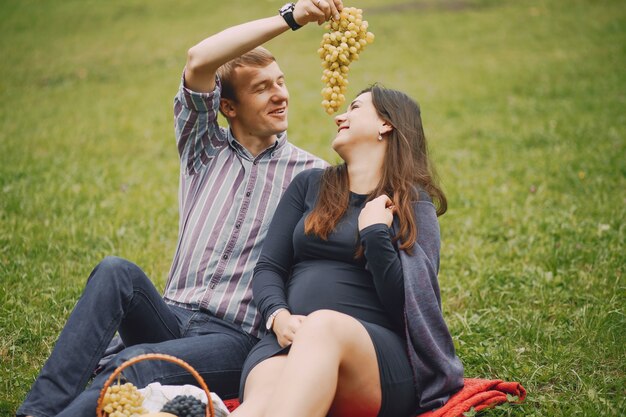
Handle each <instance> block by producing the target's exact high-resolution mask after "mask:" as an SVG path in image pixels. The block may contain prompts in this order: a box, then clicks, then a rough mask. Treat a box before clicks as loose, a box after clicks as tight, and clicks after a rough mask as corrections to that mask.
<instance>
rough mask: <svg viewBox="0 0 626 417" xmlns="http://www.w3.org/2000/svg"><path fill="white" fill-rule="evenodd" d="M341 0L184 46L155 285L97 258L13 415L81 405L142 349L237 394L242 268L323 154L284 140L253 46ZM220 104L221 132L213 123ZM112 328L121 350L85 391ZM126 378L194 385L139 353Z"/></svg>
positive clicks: (246, 289)
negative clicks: (161, 281)
mask: <svg viewBox="0 0 626 417" xmlns="http://www.w3.org/2000/svg"><path fill="white" fill-rule="evenodd" d="M341 8H342V4H341V0H299V1H298V3H297V4H296V5H293V4H288V5H286V6H285V7H283V8H281V11H280V14H277V15H275V16H272V17H269V18H265V19H260V20H256V21H252V22H248V23H245V24H242V25H239V26H235V27H231V28H229V29H226V30H224V31H223V32H220V33H218V34H216V35H213V36H211V37H209V38H207V39H205V40H203V41H202V42H200V43H199V44H198V45H196V46H194V47H192V48H191V49H190V50H189V53H188V60H187V65H186V67H185V70H184V74H183V79H182V82H181V86H180V89H179V92H178V94H177V95H176V98H175V101H174V113H175V126H176V129H175V130H176V137H177V143H178V151H179V155H180V164H181V165H180V168H181V170H180V171H181V173H180V193H179V199H180V201H179V209H180V223H179V234H178V244H177V248H176V253H175V255H174V260H173V262H172V267H171V270H170V273H169V277H168V281H167V285H166V288H165V293H164V295H163V297H161V295H160V294H159V293H158V292H157V291H156V289H155V288H154V286H153V284H152V283H151V281H150V279H149V278H148V277H147V276H146V275H145V274H144V273H143V271H142V270H141V269H140V268H139V267H137V266H136V265H134V264H132V263H131V262H128V261H126V260H123V259H119V258H113V257H109V258H106V259H105V260H104V261H102V262H101V263H100V264H99V265H98V266H96V268H95V269H94V270H93V272H92V273H91V275H90V277H89V279H88V281H87V285H86V287H85V290H84V292H83V295H82V296H81V298H80V300H79V301H78V303H77V304H76V307H75V309H74V311H73V312H72V314H71V315H70V317H69V319H68V321H67V324H66V325H65V328H64V329H63V331H62V332H61V335H60V336H59V339H58V341H57V343H56V345H55V347H54V350H53V351H52V354H51V355H50V358H49V359H48V361H47V362H46V364H45V365H44V367H43V369H42V371H41V373H40V375H39V377H38V378H37V380H36V381H35V383H34V384H33V387H32V388H31V391H30V392H29V394H28V396H27V397H26V400H25V401H24V403H23V404H22V406H21V407H20V408H19V409H18V411H17V415H18V416H28V415H31V416H36V417H51V416H71V417H75V416H93V415H95V409H96V401H97V398H98V395H99V391H100V389H101V387H102V386H103V384H104V381H105V380H106V378H107V377H108V376H109V375H110V374H111V373H112V372H113V370H114V369H115V368H117V367H118V366H119V365H120V364H121V363H123V362H124V361H125V360H127V359H129V358H132V357H135V356H137V355H139V354H142V353H149V352H159V353H166V354H170V355H174V356H177V357H179V358H181V359H183V360H185V361H186V362H188V363H189V364H191V365H192V366H193V367H194V368H195V369H196V370H197V371H198V372H199V373H200V374H201V375H202V376H203V378H204V379H205V381H206V382H207V384H208V386H209V387H211V390H212V391H214V392H216V393H217V394H219V395H220V396H222V397H223V398H231V397H235V396H236V395H237V390H238V385H239V377H240V372H241V367H242V364H243V361H244V359H245V358H246V356H247V354H248V351H249V350H250V349H251V348H252V346H253V345H254V344H255V343H256V342H257V340H258V339H257V336H258V335H259V327H260V316H259V315H258V314H257V311H256V309H255V307H254V305H252V304H251V285H250V284H251V283H250V279H251V277H252V272H253V268H254V265H255V263H256V261H257V258H258V255H259V252H260V249H261V244H262V242H263V239H264V237H265V235H266V232H267V227H268V225H269V223H270V221H271V218H272V215H273V213H274V210H275V208H276V205H277V204H278V200H279V198H280V196H281V194H282V192H283V190H284V189H285V188H286V186H287V185H288V184H289V182H290V181H291V179H292V178H293V177H294V176H295V175H296V174H297V173H299V172H301V171H303V170H305V169H309V168H313V167H321V166H324V165H325V163H324V162H323V161H322V160H320V159H318V158H315V157H314V156H312V155H310V154H308V153H306V152H304V151H302V150H301V149H298V148H296V147H295V146H293V145H291V144H290V143H288V142H287V136H286V133H285V131H286V129H287V111H288V99H289V95H288V92H287V87H286V85H285V79H284V75H283V73H282V72H281V70H280V68H279V66H278V64H277V63H276V62H275V60H274V58H273V57H272V56H271V54H270V53H269V52H268V51H267V50H265V49H263V48H257V47H258V46H259V45H261V44H263V43H264V42H266V41H268V40H270V39H272V38H274V37H276V36H278V35H280V34H282V33H284V32H286V31H287V30H289V29H290V27H291V28H292V29H294V30H295V29H297V28H298V26H302V25H305V24H307V23H310V22H317V23H319V24H321V23H323V22H324V21H326V20H328V19H330V18H331V17H335V18H336V17H337V16H338V9H339V10H341ZM218 110H219V111H221V112H222V113H223V114H224V116H225V117H226V118H227V120H228V123H229V127H230V129H223V128H220V127H219V126H218V125H217V112H218ZM116 331H118V332H119V334H120V336H121V338H122V340H123V342H124V344H125V346H127V347H126V348H125V349H124V350H122V351H121V352H120V353H119V354H117V355H116V356H114V358H113V359H112V360H111V361H110V362H109V363H108V364H107V365H106V366H105V368H104V369H103V370H102V372H101V373H100V374H99V375H98V376H97V377H96V378H95V379H94V380H93V382H92V384H91V385H90V386H89V388H88V389H86V390H85V386H86V384H87V383H88V381H89V379H90V376H91V374H92V371H93V369H94V368H95V366H96V364H97V363H98V361H99V360H100V358H101V357H102V355H103V353H104V352H105V349H106V348H107V345H108V344H109V342H110V341H111V339H112V337H113V336H114V334H115V332H116ZM124 376H125V377H126V378H127V379H128V380H129V381H131V382H133V383H135V384H136V385H138V386H145V385H147V384H149V383H151V382H160V383H162V384H183V383H193V377H191V375H189V374H188V373H187V372H186V371H185V370H182V369H181V368H179V367H178V366H177V365H172V364H169V363H167V362H160V361H143V362H140V363H138V364H136V365H134V366H132V367H130V368H128V369H127V370H126V371H125V372H124Z"/></svg>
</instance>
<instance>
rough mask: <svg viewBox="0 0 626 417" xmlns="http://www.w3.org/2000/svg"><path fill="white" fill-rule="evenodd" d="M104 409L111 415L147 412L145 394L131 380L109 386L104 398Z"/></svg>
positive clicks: (125, 416)
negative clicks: (144, 400)
mask: <svg viewBox="0 0 626 417" xmlns="http://www.w3.org/2000/svg"><path fill="white" fill-rule="evenodd" d="M102 410H103V411H104V412H105V413H107V415H108V416H109V417H134V416H140V415H142V414H145V413H146V410H145V409H144V408H143V396H142V395H141V393H140V392H139V390H138V389H137V387H136V386H134V385H133V384H131V383H130V382H127V383H125V384H122V385H119V384H118V385H112V386H110V387H108V388H107V391H106V393H105V394H104V398H103V399H102Z"/></svg>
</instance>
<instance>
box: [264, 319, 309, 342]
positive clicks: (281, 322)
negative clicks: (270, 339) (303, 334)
mask: <svg viewBox="0 0 626 417" xmlns="http://www.w3.org/2000/svg"><path fill="white" fill-rule="evenodd" d="M304 319H306V316H299V315H296V314H291V313H290V312H289V311H288V310H282V311H280V312H279V313H278V314H277V315H276V318H274V324H273V326H272V330H273V331H274V334H275V335H276V338H277V339H278V344H279V345H280V346H281V347H286V346H289V345H291V344H292V343H293V339H294V338H295V337H296V332H297V331H298V329H299V328H300V326H301V325H302V322H303V321H304Z"/></svg>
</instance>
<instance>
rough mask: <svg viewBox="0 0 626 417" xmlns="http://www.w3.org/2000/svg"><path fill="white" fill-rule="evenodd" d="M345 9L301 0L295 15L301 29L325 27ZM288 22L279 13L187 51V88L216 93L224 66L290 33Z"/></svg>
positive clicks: (336, 2) (333, 0)
mask: <svg viewBox="0 0 626 417" xmlns="http://www.w3.org/2000/svg"><path fill="white" fill-rule="evenodd" d="M342 8H343V5H342V2H341V0H299V1H298V3H296V5H295V8H294V9H293V14H292V16H293V20H294V21H295V23H296V24H297V25H299V26H304V25H306V24H307V23H310V22H317V23H318V24H322V23H324V22H325V21H326V20H328V19H330V18H331V17H335V18H338V17H339V14H338V10H339V11H341V9H342ZM288 20H289V17H286V18H283V16H281V15H280V14H278V13H277V14H276V15H275V16H272V17H267V18H264V19H259V20H254V21H251V22H247V23H243V24H240V25H237V26H233V27H230V28H228V29H225V30H223V31H221V32H219V33H217V34H215V35H213V36H210V37H208V38H206V39H204V40H203V41H201V42H200V43H198V44H197V45H195V46H193V47H191V48H190V49H189V51H188V52H187V66H186V67H185V85H186V86H187V88H189V89H191V90H193V91H197V92H210V91H212V90H213V89H214V88H215V73H216V72H217V69H218V68H219V67H220V66H222V65H223V64H225V63H226V62H228V61H230V60H231V59H233V58H236V57H238V56H240V55H243V54H244V53H246V52H248V51H250V50H252V49H254V48H256V47H257V46H259V45H262V44H264V43H265V42H267V41H269V40H271V39H273V38H275V37H276V36H278V35H280V34H281V33H283V32H285V31H287V30H288V29H289V28H290V25H289V24H288V23H287V21H288Z"/></svg>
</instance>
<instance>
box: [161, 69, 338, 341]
mask: <svg viewBox="0 0 626 417" xmlns="http://www.w3.org/2000/svg"><path fill="white" fill-rule="evenodd" d="M220 92H221V83H220V80H219V78H216V86H215V89H214V91H212V92H210V93H197V92H194V91H191V90H189V89H188V88H186V87H185V86H184V78H183V80H182V81H181V84H180V88H179V90H178V94H177V95H176V97H175V99H174V120H175V131H176V140H177V144H178V152H179V155H180V161H181V162H180V189H179V212H180V221H179V232H178V243H177V247H176V253H175V255H174V260H173V262H172V266H171V269H170V272H169V276H168V280H167V284H166V287H165V293H164V298H165V300H166V302H168V303H170V304H174V305H178V306H181V307H185V308H190V309H193V310H198V309H199V310H205V311H208V312H209V313H210V314H212V315H214V316H216V317H218V318H221V319H224V320H226V321H228V322H230V323H234V324H236V325H239V326H241V328H242V330H244V331H246V332H248V333H250V334H252V335H253V336H258V335H259V324H260V322H261V316H260V315H259V314H258V312H257V310H256V307H255V305H254V304H253V303H252V286H251V279H252V274H253V269H254V266H255V264H256V262H257V260H258V258H259V254H260V252H261V246H262V243H263V240H264V239H265V236H266V234H267V229H268V226H269V224H270V222H271V220H272V216H273V214H274V211H275V209H276V206H277V205H278V201H279V200H280V197H281V196H282V194H283V191H284V190H285V189H286V188H287V186H288V185H289V182H290V181H291V179H292V178H293V177H294V176H295V175H296V174H298V173H299V172H301V171H303V170H305V169H309V168H313V167H324V166H326V163H325V162H324V161H323V160H321V159H319V158H317V157H315V156H313V155H311V154H309V153H307V152H305V151H303V150H302V149H299V148H297V147H295V146H293V145H292V144H290V143H289V142H288V141H287V134H286V133H282V134H280V135H278V139H277V141H276V142H275V143H274V144H273V145H272V146H270V147H269V148H268V149H266V150H264V151H263V152H261V153H260V154H259V155H257V156H256V157H255V156H253V155H252V154H251V153H250V152H248V150H246V149H245V148H244V147H243V146H242V145H241V144H240V143H239V142H237V140H236V139H235V138H234V137H233V136H232V133H231V131H230V129H225V128H222V127H220V126H219V125H218V122H217V115H218V110H219V101H220Z"/></svg>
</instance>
